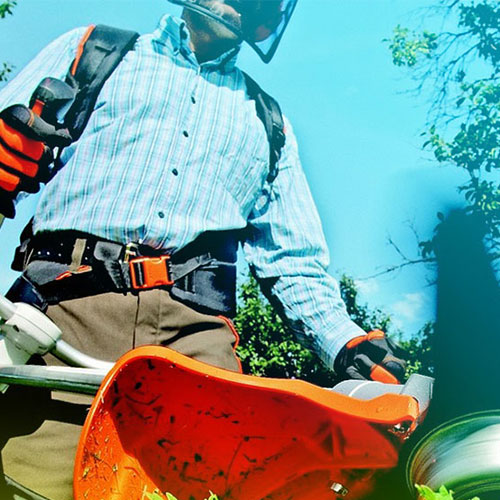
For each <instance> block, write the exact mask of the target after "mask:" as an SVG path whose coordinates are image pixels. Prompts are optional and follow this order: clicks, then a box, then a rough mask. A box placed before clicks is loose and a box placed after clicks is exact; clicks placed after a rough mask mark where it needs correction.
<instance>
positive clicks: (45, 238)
mask: <svg viewBox="0 0 500 500" xmlns="http://www.w3.org/2000/svg"><path fill="white" fill-rule="evenodd" d="M22 246H23V245H22ZM236 249H237V241H236V240H235V239H234V236H232V237H231V234H230V233H227V232H223V233H205V234H204V235H202V236H201V237H199V238H198V239H197V240H195V241H194V242H193V243H191V244H190V245H188V246H187V247H185V248H184V249H181V250H180V251H178V252H174V253H171V254H169V253H165V251H160V250H155V249H153V248H151V247H148V246H144V245H140V244H137V243H129V244H127V245H123V244H120V243H116V242H112V241H108V240H104V239H101V238H97V237H95V236H93V235H88V234H85V233H77V232H74V231H58V232H54V233H42V234H40V235H36V236H34V237H33V238H32V239H30V241H29V242H28V243H27V244H25V245H24V249H23V253H22V258H23V264H24V265H23V267H24V274H23V276H24V278H23V279H22V280H19V282H16V283H15V284H14V285H13V287H12V288H11V290H10V291H9V293H8V295H9V296H10V297H13V298H17V299H18V298H19V295H20V293H21V292H20V290H19V288H20V287H23V288H24V287H25V286H26V283H25V282H23V280H24V281H26V280H28V282H31V283H33V284H34V285H35V287H36V289H37V291H38V292H39V294H40V295H41V296H42V297H43V299H44V301H45V302H46V303H47V304H49V305H50V304H54V303H58V302H60V301H62V300H69V299H74V298H81V297H85V296H90V295H97V294H100V293H106V292H119V293H127V292H133V293H134V292H139V291H142V290H148V289H152V288H166V289H168V290H170V293H171V294H172V296H173V297H175V298H177V299H179V300H181V301H182V302H184V303H187V304H188V305H190V306H192V307H194V308H195V309H198V310H200V311H202V312H208V313H218V314H225V315H229V316H233V315H234V312H235V307H236V299H235V287H236V265H235V262H236ZM18 258H19V255H18ZM75 259H76V265H75ZM25 293H26V292H23V294H24V295H25ZM11 300H12V299H11ZM23 301H27V300H23ZM28 302H30V301H29V300H28Z"/></svg>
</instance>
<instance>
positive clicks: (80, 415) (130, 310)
mask: <svg viewBox="0 0 500 500" xmlns="http://www.w3.org/2000/svg"><path fill="white" fill-rule="evenodd" d="M48 315H49V316H50V317H51V318H52V319H53V321H54V322H55V323H56V324H57V325H58V326H59V327H60V328H61V330H62V331H63V339H64V340H66V341H67V342H68V343H70V344H71V345H72V346H74V347H76V348H77V349H79V350H81V351H82V352H85V353H86V354H89V355H90V356H93V357H96V358H99V359H106V360H116V359H117V358H118V357H120V356H121V355H122V354H124V353H125V352H127V351H128V350H130V349H133V348H135V347H138V346H140V345H145V344H150V345H151V344H154V345H163V346H167V347H169V348H171V349H174V350H176V351H178V352H181V353H183V354H185V355H187V356H190V357H192V358H195V359H197V360H199V361H203V362H205V363H209V364H211V365H215V366H219V367H221V368H226V369H228V370H233V371H239V370H241V367H240V363H239V361H238V359H237V357H236V355H235V354H234V347H235V344H236V341H237V339H236V333H235V332H234V330H233V329H232V327H231V326H230V324H229V323H228V322H227V321H226V320H225V319H224V318H222V317H217V316H209V315H205V314H200V313H198V312H196V311H194V310H193V309H191V308H189V307H187V306H185V305H183V304H181V303H179V302H177V301H175V300H173V299H172V298H171V297H170V295H169V293H168V292H167V291H165V290H148V291H143V292H140V293H139V294H138V295H132V294H127V295H122V294H115V293H107V294H102V295H97V296H94V297H87V298H83V299H76V300H70V301H66V302H61V303H60V304H58V305H57V306H52V307H50V308H49V311H48ZM46 361H47V362H48V363H49V364H61V363H60V362H58V361H57V360H55V359H53V358H50V357H47V360H46ZM91 402H92V398H91V397H88V396H83V395H75V394H63V393H59V392H52V393H50V392H49V391H45V390H38V389H29V388H20V387H12V388H11V389H9V391H8V392H7V394H6V395H5V396H3V397H1V398H0V445H3V444H4V443H5V442H6V445H5V446H4V448H3V450H2V461H3V467H4V472H5V474H7V475H8V476H9V477H11V478H13V479H14V480H15V481H17V482H18V483H21V484H22V485H23V486H26V487H28V488H30V489H32V490H34V491H36V492H37V493H39V494H40V495H43V496H46V497H48V498H50V499H51V500H71V499H72V498H73V495H72V483H73V459H74V455H75V452H76V447H77V444H78V439H79V435H80V431H81V426H82V424H83V422H84V420H85V417H86V414H87V412H88V409H89V406H90V404H91ZM0 499H1V500H4V498H3V496H2V495H1V491H0ZM127 500H128V499H127ZM131 500H132V499H131Z"/></svg>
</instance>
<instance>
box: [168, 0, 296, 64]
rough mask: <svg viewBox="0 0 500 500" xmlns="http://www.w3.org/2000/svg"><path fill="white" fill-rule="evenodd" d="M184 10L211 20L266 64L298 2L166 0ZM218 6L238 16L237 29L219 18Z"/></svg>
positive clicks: (277, 0) (270, 0) (292, 0)
mask: <svg viewBox="0 0 500 500" xmlns="http://www.w3.org/2000/svg"><path fill="white" fill-rule="evenodd" d="M168 1H169V2H171V3H174V4H177V5H182V6H183V7H185V8H186V9H189V10H192V11H194V12H198V13H199V14H202V15H205V16H208V17H210V18H211V19H214V20H216V21H218V22H220V23H222V24H223V25H224V26H226V27H227V28H228V29H230V30H231V31H232V32H233V33H234V34H236V36H238V37H239V38H240V40H242V41H243V40H244V41H245V42H247V43H248V44H249V45H250V46H251V47H252V48H253V49H254V50H255V52H257V54H258V55H259V56H260V58H261V59H262V60H263V61H264V62H265V63H268V62H269V61H270V60H271V59H272V58H273V56H274V54H275V52H276V49H277V48H278V45H279V43H280V41H281V38H282V37H283V33H284V32H285V30H286V27H287V26H288V23H289V21H290V18H291V17H292V14H293V11H294V10H295V7H296V6H297V2H298V0H168ZM218 2H224V3H225V4H227V5H230V6H231V7H233V8H234V9H235V10H236V11H237V12H238V13H239V14H241V25H236V24H235V23H234V22H231V20H230V19H228V18H225V17H223V16H222V15H221V13H220V9H218V8H217V3H218Z"/></svg>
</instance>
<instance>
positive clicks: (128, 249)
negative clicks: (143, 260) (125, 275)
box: [123, 241, 139, 262]
mask: <svg viewBox="0 0 500 500" xmlns="http://www.w3.org/2000/svg"><path fill="white" fill-rule="evenodd" d="M137 255H139V244H138V243H134V242H133V241H130V242H129V243H127V244H126V245H125V254H124V256H123V262H129V261H130V257H136V256H137Z"/></svg>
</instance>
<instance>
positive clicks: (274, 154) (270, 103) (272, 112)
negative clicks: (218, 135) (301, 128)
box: [243, 72, 286, 183]
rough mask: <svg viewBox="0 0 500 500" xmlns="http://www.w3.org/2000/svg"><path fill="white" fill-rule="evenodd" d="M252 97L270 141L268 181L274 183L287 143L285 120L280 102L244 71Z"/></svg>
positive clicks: (248, 90) (249, 93)
mask: <svg viewBox="0 0 500 500" xmlns="http://www.w3.org/2000/svg"><path fill="white" fill-rule="evenodd" d="M243 76H244V77H245V82H246V85H247V92H248V96H249V97H250V99H252V100H253V101H255V110H256V112H257V116H258V117H259V119H260V120H261V121H262V123H263V124H264V128H265V130H266V134H267V139H268V141H269V174H268V176H267V182H269V183H272V182H273V181H274V180H275V179H276V176H277V175H278V166H277V164H278V161H279V159H280V157H281V150H282V149H283V146H284V145H285V141H286V136H285V122H284V120H283V114H282V113H281V108H280V106H279V104H278V102H277V101H276V100H275V99H274V98H273V97H271V96H270V95H269V94H267V93H266V92H264V91H263V90H262V88H261V87H260V85H259V84H258V83H257V82H256V81H255V80H254V79H253V78H251V77H250V76H249V75H247V74H246V73H245V72H243Z"/></svg>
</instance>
